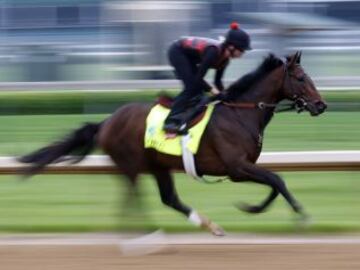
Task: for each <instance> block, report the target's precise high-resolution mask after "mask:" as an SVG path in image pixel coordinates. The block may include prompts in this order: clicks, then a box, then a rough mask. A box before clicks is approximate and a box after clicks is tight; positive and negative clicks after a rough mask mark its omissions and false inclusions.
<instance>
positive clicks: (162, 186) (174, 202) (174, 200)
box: [151, 169, 225, 236]
mask: <svg viewBox="0 0 360 270" xmlns="http://www.w3.org/2000/svg"><path fill="white" fill-rule="evenodd" d="M151 173H152V174H153V175H154V177H155V179H156V183H157V185H158V188H159V192H160V197H161V201H162V202H163V203H164V204H165V205H167V206H169V207H171V208H173V209H174V210H176V211H178V212H180V213H182V214H184V215H185V216H186V217H187V218H188V220H189V221H190V222H191V223H193V224H195V225H196V226H201V227H203V228H206V229H208V230H210V231H211V232H212V233H213V234H214V235H217V236H223V235H224V234H225V233H224V231H223V229H222V228H220V227H219V226H218V225H216V224H215V223H213V222H212V221H210V220H209V219H208V218H207V217H205V216H203V215H199V214H198V213H197V212H196V211H195V210H193V209H191V208H190V207H188V206H187V205H185V204H183V203H182V202H181V201H180V199H179V197H178V195H177V192H176V188H175V184H174V181H173V178H172V176H171V174H170V172H169V170H167V169H153V170H151Z"/></svg>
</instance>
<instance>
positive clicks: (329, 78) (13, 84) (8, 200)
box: [0, 0, 360, 232]
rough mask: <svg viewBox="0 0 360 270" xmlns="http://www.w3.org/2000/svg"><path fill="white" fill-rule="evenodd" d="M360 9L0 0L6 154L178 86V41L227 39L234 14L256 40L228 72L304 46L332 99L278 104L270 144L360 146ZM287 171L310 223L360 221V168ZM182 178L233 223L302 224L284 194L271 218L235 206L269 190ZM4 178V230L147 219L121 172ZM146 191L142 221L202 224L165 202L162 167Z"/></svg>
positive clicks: (113, 225)
mask: <svg viewBox="0 0 360 270" xmlns="http://www.w3.org/2000/svg"><path fill="white" fill-rule="evenodd" d="M359 13H360V1H334V0H331V1H323V0H318V1H310V0H304V1H282V0H277V1H276V0H274V1H273V0H236V1H235V0H232V1H230V0H213V1H210V0H207V1H205V0H203V1H200V0H199V1H137V0H132V1H129V0H127V1H121V0H117V1H114V0H0V127H1V128H0V155H1V156H17V155H23V154H25V153H28V152H30V151H33V150H35V149H37V148H39V147H43V146H45V145H46V144H48V143H49V142H51V141H54V140H58V139H59V138H60V137H62V136H64V135H65V134H67V133H68V132H69V131H70V130H72V129H74V128H77V127H79V125H80V124H81V123H82V122H84V121H102V120H103V119H105V118H106V117H108V116H109V115H110V113H112V112H113V111H114V110H115V109H116V108H117V107H119V106H121V105H122V104H124V103H127V102H130V101H153V100H154V99H155V97H156V95H157V94H158V93H159V91H161V90H171V91H173V90H175V91H176V90H179V89H180V84H179V83H178V81H176V80H175V79H174V76H173V74H172V70H171V67H170V66H169V65H168V63H167V59H166V50H167V47H168V45H169V43H170V42H171V41H173V40H174V39H176V38H178V37H180V36H183V35H198V36H204V37H210V38H215V39H217V38H219V37H220V36H222V35H224V34H225V33H226V32H227V30H228V27H229V23H230V22H232V21H238V22H239V23H240V25H241V27H242V28H244V29H245V30H246V31H248V32H249V34H250V36H251V38H252V47H253V48H254V49H253V50H252V51H251V52H249V53H247V54H246V55H245V56H244V57H243V58H242V59H240V60H237V61H232V63H231V65H230V66H229V68H228V69H227V71H226V74H225V81H226V82H228V83H229V82H231V81H233V80H235V79H238V78H239V77H240V76H242V75H243V74H245V73H247V72H249V71H251V70H252V69H254V68H255V67H256V66H257V65H258V64H259V63H260V62H261V61H262V58H263V57H264V56H265V55H267V54H268V53H269V52H274V53H276V54H277V55H279V56H285V55H286V54H289V53H293V52H295V51H296V50H301V51H302V52H303V54H302V62H303V66H304V68H305V70H306V72H307V73H308V74H309V75H310V76H311V77H312V78H313V79H314V81H315V83H316V85H317V87H318V88H319V89H320V90H321V94H322V95H323V96H324V98H325V100H326V101H327V102H328V104H329V109H328V111H327V112H326V113H324V114H323V115H321V116H320V117H317V118H313V117H310V116H309V115H308V114H306V113H304V114H299V115H298V114H295V113H293V112H289V113H281V114H277V115H276V116H275V118H274V119H273V121H272V123H271V125H270V126H269V128H268V129H267V131H266V134H265V138H264V150H265V151H300V150H302V151H304V150H309V151H310V150H312V151H315V150H360V140H359V138H360V76H359V72H360V57H359V52H360V27H359V25H360V16H359ZM208 76H209V79H210V77H211V72H210V73H209V74H208ZM211 81H212V80H211ZM174 93H175V92H174ZM280 174H281V175H282V176H283V177H284V178H285V179H286V182H287V184H288V186H289V188H290V190H292V191H293V193H294V194H295V196H296V197H297V198H298V199H299V201H300V202H302V203H303V204H304V206H305V208H306V209H307V210H308V212H309V214H310V215H311V216H313V220H314V222H313V223H312V224H311V225H310V227H309V228H308V229H309V230H310V231H313V232H360V215H359V213H360V209H359V208H360V196H359V193H360V174H359V172H358V171H347V172H287V173H282V172H280ZM176 177H177V180H178V181H177V185H178V189H179V194H180V197H181V198H182V199H183V201H184V202H187V203H188V204H189V205H191V206H193V207H194V208H196V209H198V210H199V211H200V212H202V213H205V214H206V215H208V216H209V217H210V218H212V219H213V220H214V221H215V222H217V223H219V224H220V225H223V226H224V227H225V229H226V230H233V231H250V232H289V231H290V232H294V230H295V229H294V226H293V225H294V224H293V222H292V221H293V220H292V219H291V216H290V212H289V209H288V207H287V205H286V203H285V202H284V200H282V199H278V200H277V202H276V203H275V206H274V207H273V208H271V209H270V211H269V212H267V213H265V214H261V215H258V216H249V215H245V214H243V213H240V212H239V211H238V210H237V209H235V207H232V204H233V203H234V202H238V201H239V200H241V201H247V202H252V203H258V202H260V201H261V200H262V199H263V198H265V196H266V195H267V194H268V189H267V188H264V187H259V186H257V185H246V184H241V185H240V184H238V185H236V184H233V183H225V184H220V185H213V186H207V185H203V184H199V183H195V182H192V181H190V180H189V179H187V177H186V176H184V175H183V174H177V176H176ZM0 179H1V181H0V217H1V218H0V232H4V231H20V232H24V231H25V232H33V231H36V232H44V231H55V232H58V231H61V232H64V231H66V232H68V231H81V232H84V231H99V230H102V231H108V230H117V229H119V227H122V228H124V227H126V228H129V227H134V225H133V224H134V220H124V219H123V218H121V219H119V214H120V212H121V208H120V207H119V206H120V205H121V203H122V202H123V201H124V198H125V197H126V196H125V197H124V196H121V195H124V193H126V189H124V188H123V187H122V186H119V184H118V183H119V182H118V181H117V179H118V178H116V177H114V176H108V175H100V176H99V175H98V176H95V175H85V176H79V175H57V176H50V175H42V176H36V177H34V178H33V179H32V180H31V181H28V182H19V181H16V180H18V178H17V177H16V176H8V175H3V176H0ZM142 188H143V191H144V194H145V195H144V197H143V198H144V201H145V205H146V208H147V209H148V213H149V216H151V217H152V221H151V222H150V221H149V222H148V221H144V220H140V221H139V224H140V225H141V226H143V225H153V224H156V225H158V226H160V227H162V228H165V229H166V230H170V231H184V230H185V231H194V230H197V229H196V228H194V227H193V226H192V225H190V224H189V223H188V222H187V221H186V219H184V218H183V217H182V216H180V215H179V214H177V213H175V212H174V211H172V210H170V209H167V208H165V207H164V206H162V205H161V202H160V199H159V196H158V193H157V190H156V187H155V186H154V183H153V182H152V181H151V180H150V178H149V177H146V176H145V177H144V185H143V186H142ZM194 194H197V196H194ZM135 227H136V226H135Z"/></svg>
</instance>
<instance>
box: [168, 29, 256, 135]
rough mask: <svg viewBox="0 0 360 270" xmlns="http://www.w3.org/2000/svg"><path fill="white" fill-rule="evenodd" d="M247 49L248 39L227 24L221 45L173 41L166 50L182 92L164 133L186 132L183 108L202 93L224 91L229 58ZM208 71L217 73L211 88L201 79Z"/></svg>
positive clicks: (196, 40) (202, 40)
mask: <svg viewBox="0 0 360 270" xmlns="http://www.w3.org/2000/svg"><path fill="white" fill-rule="evenodd" d="M247 50H251V47H250V37H249V35H248V34H247V33H246V32H245V31H243V30H241V29H240V28H239V25H238V24H237V23H235V22H234V23H232V24H231V25H230V30H229V31H228V33H227V35H226V38H225V40H224V41H223V42H221V41H218V40H213V39H208V38H200V37H183V38H181V39H179V40H177V41H175V42H173V43H172V45H171V46H170V48H169V51H168V57H169V62H170V64H171V65H172V66H173V67H174V69H175V75H176V76H177V78H178V79H180V80H181V81H182V82H183V84H184V89H183V91H182V92H181V93H180V94H179V95H178V96H177V97H176V98H175V101H174V104H173V106H172V109H171V112H170V114H169V115H168V117H167V118H166V120H165V124H164V130H165V131H166V132H167V133H177V134H183V133H185V132H186V123H184V119H185V113H184V112H185V111H186V109H187V108H189V107H194V106H195V105H196V104H197V103H198V102H199V101H200V100H201V98H202V96H203V92H204V91H211V93H213V94H215V95H216V94H219V93H220V92H221V91H222V90H224V86H223V83H222V77H223V74H224V71H225V69H226V67H227V65H228V64H229V61H230V59H232V58H240V57H241V56H242V55H243V53H244V52H245V51H247ZM209 69H215V70H216V73H215V79H214V85H215V86H214V87H212V86H210V85H209V84H208V83H207V82H206V81H205V80H204V76H205V75H206V73H207V71H208V70H209Z"/></svg>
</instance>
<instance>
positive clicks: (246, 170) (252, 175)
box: [229, 163, 306, 217]
mask: <svg viewBox="0 0 360 270" xmlns="http://www.w3.org/2000/svg"><path fill="white" fill-rule="evenodd" d="M229 175H230V178H231V180H233V181H234V182H245V181H252V182H255V183H258V184H262V185H267V186H270V187H271V188H272V189H273V191H272V192H271V194H270V195H269V197H268V198H267V199H266V200H265V201H264V203H263V204H262V205H260V208H261V207H268V206H269V205H270V203H271V202H272V201H273V200H274V199H275V198H276V197H277V192H278V193H280V194H281V195H283V197H284V198H285V200H286V201H287V202H288V203H289V205H290V206H291V208H292V209H293V210H294V211H295V212H296V213H298V214H300V215H302V216H303V217H306V215H305V213H304V211H303V208H302V206H301V205H300V203H299V202H297V201H296V200H295V198H294V197H293V196H292V194H291V193H290V191H289V190H288V189H287V187H286V185H285V183H284V181H283V180H282V179H281V178H280V176H278V175H277V174H275V173H273V172H271V171H268V170H266V169H264V168H261V167H258V166H256V165H254V164H251V163H246V164H241V166H239V167H238V168H236V169H233V170H231V171H230V172H229ZM262 210H264V209H262Z"/></svg>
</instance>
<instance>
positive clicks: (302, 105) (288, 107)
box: [221, 62, 307, 113]
mask: <svg viewBox="0 0 360 270" xmlns="http://www.w3.org/2000/svg"><path fill="white" fill-rule="evenodd" d="M291 77H295V76H294V75H293V74H291V73H290V72H289V71H288V69H287V66H286V64H285V62H284V77H283V81H282V84H281V87H280V89H283V88H284V84H285V80H286V78H291ZM289 84H290V89H291V90H292V89H293V85H292V81H291V79H290V80H289ZM221 103H222V104H224V105H225V106H228V107H233V108H241V109H260V110H266V109H273V110H275V112H285V111H292V110H296V111H297V112H298V113H300V112H302V111H304V110H305V109H306V106H307V102H306V100H305V99H304V98H303V97H301V96H298V95H296V94H294V95H293V97H292V102H291V103H286V104H279V103H266V102H263V101H260V102H257V103H254V102H227V101H221ZM279 106H282V108H279Z"/></svg>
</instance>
